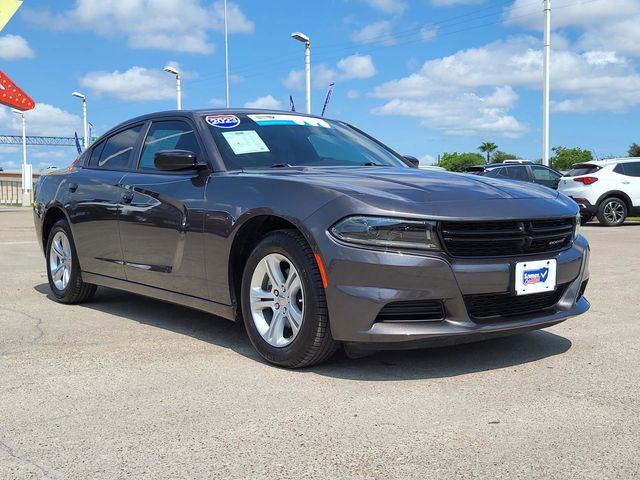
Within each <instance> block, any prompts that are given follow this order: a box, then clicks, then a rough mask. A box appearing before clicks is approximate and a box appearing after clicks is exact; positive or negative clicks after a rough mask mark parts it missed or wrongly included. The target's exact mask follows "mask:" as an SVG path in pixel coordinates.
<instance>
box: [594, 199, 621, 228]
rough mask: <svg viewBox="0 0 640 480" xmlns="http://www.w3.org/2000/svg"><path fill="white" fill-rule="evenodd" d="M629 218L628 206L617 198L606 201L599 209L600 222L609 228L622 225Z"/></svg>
mask: <svg viewBox="0 0 640 480" xmlns="http://www.w3.org/2000/svg"><path fill="white" fill-rule="evenodd" d="M626 218H627V205H626V204H625V203H624V202H623V201H622V200H621V199H619V198H617V197H611V198H607V199H606V200H604V201H603V202H602V203H601V204H600V206H599V207H598V221H599V222H600V224H601V225H605V226H607V227H617V226H618V225H622V224H623V223H624V221H625V219H626Z"/></svg>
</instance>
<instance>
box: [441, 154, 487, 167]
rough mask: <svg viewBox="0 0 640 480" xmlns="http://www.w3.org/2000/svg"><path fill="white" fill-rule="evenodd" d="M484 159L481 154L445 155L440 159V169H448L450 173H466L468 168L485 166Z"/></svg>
mask: <svg viewBox="0 0 640 480" xmlns="http://www.w3.org/2000/svg"><path fill="white" fill-rule="evenodd" d="M484 163H485V161H484V157H483V156H482V155H480V154H479V153H473V152H469V153H457V152H455V153H445V154H443V155H442V157H441V158H440V163H439V164H438V165H439V166H440V167H443V168H446V169H447V170H449V171H450V172H464V171H465V170H466V169H467V168H468V167H473V166H474V165H483V164H484Z"/></svg>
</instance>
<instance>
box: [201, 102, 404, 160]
mask: <svg viewBox="0 0 640 480" xmlns="http://www.w3.org/2000/svg"><path fill="white" fill-rule="evenodd" d="M203 118H204V121H205V122H206V123H207V125H208V127H209V131H210V132H211V135H213V139H214V140H215V142H216V145H217V146H218V149H219V150H220V153H221V155H222V157H223V159H224V161H225V164H226V165H227V168H228V169H230V170H236V169H250V168H269V167H274V168H275V167H288V166H305V167H327V166H344V167H355V166H393V167H407V168H408V166H407V165H406V164H405V163H404V162H402V161H401V160H400V159H399V158H397V157H396V156H395V155H393V154H392V153H391V152H389V151H388V150H386V149H385V148H384V147H382V146H381V145H379V144H378V143H376V142H375V141H373V140H371V139H369V138H367V137H366V136H365V135H363V134H361V133H359V132H357V131H356V130H354V129H352V128H349V127H347V126H345V125H342V124H340V123H338V122H332V121H328V120H323V119H320V118H313V117H304V116H301V115H295V114H247V115H245V114H238V115H206V116H204V117H203Z"/></svg>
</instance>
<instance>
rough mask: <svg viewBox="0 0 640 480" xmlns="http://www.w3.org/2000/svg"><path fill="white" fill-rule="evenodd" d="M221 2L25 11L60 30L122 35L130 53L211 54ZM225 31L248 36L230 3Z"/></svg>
mask: <svg viewBox="0 0 640 480" xmlns="http://www.w3.org/2000/svg"><path fill="white" fill-rule="evenodd" d="M222 12H223V2H222V1H217V2H216V3H214V4H213V5H212V6H210V5H207V4H206V3H203V2H202V1H201V0H135V1H127V2H123V1H119V0H75V5H74V7H73V8H72V9H70V10H68V11H66V12H63V13H60V14H52V13H50V12H48V11H43V10H26V11H25V13H24V15H25V18H26V19H27V20H28V21H30V22H31V23H33V24H35V25H38V26H41V27H46V28H51V29H54V30H60V31H78V30H88V31H92V32H95V33H97V34H99V35H103V36H114V35H115V36H125V37H126V38H127V40H128V43H129V46H130V47H132V48H155V49H160V50H171V51H176V52H187V53H211V52H213V50H214V46H213V44H212V43H211V42H210V41H209V39H208V32H209V31H211V30H213V31H222V30H223V13H222ZM228 20H229V31H230V32H232V33H235V32H237V33H245V32H252V31H253V28H254V24H253V22H251V21H250V20H248V19H247V18H246V16H245V15H244V13H242V11H241V10H240V7H238V5H237V4H235V3H233V2H231V3H229V4H228Z"/></svg>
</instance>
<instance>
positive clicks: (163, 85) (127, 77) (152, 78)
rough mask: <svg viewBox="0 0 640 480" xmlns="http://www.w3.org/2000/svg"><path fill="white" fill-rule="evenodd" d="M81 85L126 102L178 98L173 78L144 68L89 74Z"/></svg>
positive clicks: (158, 71)
mask: <svg viewBox="0 0 640 480" xmlns="http://www.w3.org/2000/svg"><path fill="white" fill-rule="evenodd" d="M80 85H82V86H83V87H87V88H90V89H91V90H92V91H93V92H94V93H97V94H103V93H104V94H108V95H112V96H114V97H116V98H118V99H120V100H125V101H141V100H168V99H172V98H175V96H176V93H175V80H173V79H172V77H171V76H169V75H167V74H166V73H165V72H163V71H162V70H159V69H158V70H150V69H147V68H143V67H131V68H130V69H129V70H127V71H125V72H120V71H119V70H116V71H114V72H89V73H87V74H86V75H85V76H84V77H83V78H81V79H80Z"/></svg>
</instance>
